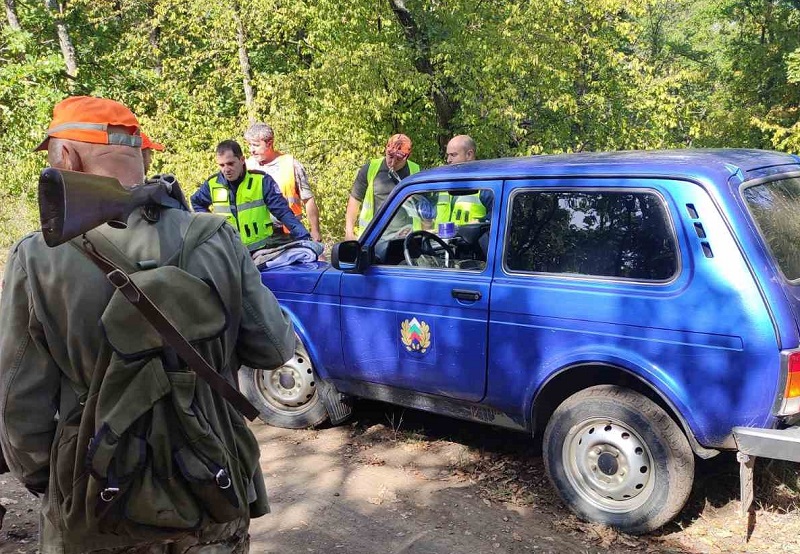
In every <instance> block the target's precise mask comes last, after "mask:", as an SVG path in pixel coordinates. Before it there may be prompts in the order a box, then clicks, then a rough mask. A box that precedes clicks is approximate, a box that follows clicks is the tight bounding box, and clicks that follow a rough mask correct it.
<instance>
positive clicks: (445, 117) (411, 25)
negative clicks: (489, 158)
mask: <svg viewBox="0 0 800 554" xmlns="http://www.w3.org/2000/svg"><path fill="white" fill-rule="evenodd" d="M388 2H389V7H390V8H391V9H392V11H393V12H394V14H395V16H396V17H397V20H398V21H399V22H400V25H402V27H403V33H404V34H405V37H406V41H407V42H408V44H409V45H410V46H411V47H412V48H413V49H414V52H415V56H414V67H415V68H416V70H417V71H418V72H420V73H422V74H424V75H428V76H429V77H430V83H431V86H430V96H431V100H433V105H434V107H435V108H436V120H437V122H438V123H439V133H438V135H437V137H436V141H437V142H438V143H439V151H440V153H441V154H442V156H444V154H445V153H446V151H447V142H448V141H449V140H450V137H451V136H452V135H453V128H452V125H453V118H454V117H455V114H456V112H457V111H458V108H459V103H458V101H457V100H455V99H454V98H452V97H451V96H450V94H449V92H448V90H447V89H448V87H447V86H446V85H447V83H445V82H444V78H443V77H441V76H440V75H437V74H436V70H435V68H434V67H433V63H432V62H431V47H430V39H429V37H428V36H427V34H426V33H425V32H424V31H423V30H422V29H420V27H419V25H418V24H417V22H416V20H415V19H414V16H413V15H411V12H410V11H408V8H406V2H405V0H388Z"/></svg>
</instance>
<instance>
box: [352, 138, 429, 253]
mask: <svg viewBox="0 0 800 554" xmlns="http://www.w3.org/2000/svg"><path fill="white" fill-rule="evenodd" d="M410 155H411V139H410V138H408V137H407V136H406V135H402V134H397V135H392V136H391V137H390V138H389V140H388V141H387V142H386V149H385V150H384V157H383V158H375V159H372V160H369V161H368V162H367V163H365V164H364V165H363V166H361V169H359V170H358V173H357V174H356V180H355V182H354V183H353V190H352V191H350V197H349V198H348V199H347V213H346V214H345V226H344V235H345V240H355V239H357V238H358V236H359V235H360V234H361V233H362V232H363V231H364V228H365V227H366V226H367V224H368V223H369V222H370V221H372V218H373V217H375V213H377V211H378V210H380V208H381V206H383V203H384V202H385V201H386V198H388V196H389V194H390V193H391V192H392V191H393V190H394V187H395V186H397V183H399V182H400V180H401V179H403V178H405V177H408V176H409V175H413V174H414V173H416V172H418V171H419V165H417V164H416V163H414V162H412V161H411V160H409V159H408V157H409V156H410ZM356 218H358V227H356ZM395 219H397V218H395ZM408 223H409V224H410V223H411V220H410V216H409V221H408Z"/></svg>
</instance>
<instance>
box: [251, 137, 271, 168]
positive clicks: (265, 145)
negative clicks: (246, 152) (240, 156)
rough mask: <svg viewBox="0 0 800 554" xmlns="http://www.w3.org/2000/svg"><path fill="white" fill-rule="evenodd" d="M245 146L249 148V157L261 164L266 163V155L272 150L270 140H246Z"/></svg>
mask: <svg viewBox="0 0 800 554" xmlns="http://www.w3.org/2000/svg"><path fill="white" fill-rule="evenodd" d="M247 144H248V145H249V146H250V155H251V156H252V157H253V158H255V159H256V160H257V161H259V162H261V163H264V162H266V161H267V159H268V158H267V155H268V153H269V151H270V150H271V148H272V141H271V140H269V141H267V140H248V141H247Z"/></svg>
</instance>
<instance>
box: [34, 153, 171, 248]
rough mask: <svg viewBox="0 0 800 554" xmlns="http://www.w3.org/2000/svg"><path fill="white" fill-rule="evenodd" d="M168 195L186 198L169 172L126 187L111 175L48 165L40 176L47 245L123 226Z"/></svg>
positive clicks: (43, 227)
mask: <svg viewBox="0 0 800 554" xmlns="http://www.w3.org/2000/svg"><path fill="white" fill-rule="evenodd" d="M166 196H171V197H172V198H175V199H176V200H178V201H179V202H181V203H182V204H183V205H184V206H186V199H185V198H184V197H183V193H182V192H181V190H180V187H178V184H177V183H176V182H175V178H174V177H172V176H171V175H161V176H156V177H155V178H153V179H151V180H148V181H147V182H145V183H144V184H141V185H136V186H134V187H131V188H128V189H126V188H125V187H123V186H122V185H121V184H120V182H119V181H118V180H117V179H115V178H114V177H104V176H102V175H90V174H89V173H79V172H77V171H66V170H61V169H54V168H51V167H50V168H47V169H45V170H43V171H42V173H41V175H40V176H39V218H40V220H41V223H42V234H43V235H44V241H45V243H47V246H50V247H53V246H58V245H59V244H63V243H65V242H67V241H69V240H70V239H73V238H75V237H77V236H80V235H82V234H83V233H85V232H86V231H89V230H90V229H94V228H95V227H97V226H98V225H102V224H103V223H108V224H109V225H111V226H112V227H115V228H118V229H124V228H125V227H126V223H125V222H126V221H127V220H128V216H129V215H131V213H132V212H133V211H134V210H135V209H136V208H139V207H142V206H146V205H148V204H157V203H158V202H159V200H160V199H163V198H165V197H166Z"/></svg>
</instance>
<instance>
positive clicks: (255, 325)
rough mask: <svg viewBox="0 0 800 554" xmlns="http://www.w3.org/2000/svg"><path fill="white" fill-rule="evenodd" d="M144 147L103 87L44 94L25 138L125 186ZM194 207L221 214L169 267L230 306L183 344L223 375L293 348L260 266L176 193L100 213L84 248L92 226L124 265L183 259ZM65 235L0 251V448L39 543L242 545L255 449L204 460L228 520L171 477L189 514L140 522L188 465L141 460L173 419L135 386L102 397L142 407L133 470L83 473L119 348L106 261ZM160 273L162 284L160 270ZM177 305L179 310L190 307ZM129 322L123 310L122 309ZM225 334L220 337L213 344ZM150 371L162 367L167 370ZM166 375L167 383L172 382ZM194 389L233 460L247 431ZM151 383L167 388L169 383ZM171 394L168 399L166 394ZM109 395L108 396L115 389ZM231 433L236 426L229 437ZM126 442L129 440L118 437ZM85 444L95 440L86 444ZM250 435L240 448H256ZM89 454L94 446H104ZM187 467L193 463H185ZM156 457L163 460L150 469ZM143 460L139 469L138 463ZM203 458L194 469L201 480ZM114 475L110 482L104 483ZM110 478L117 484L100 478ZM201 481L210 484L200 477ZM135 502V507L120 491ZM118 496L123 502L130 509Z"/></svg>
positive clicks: (129, 466) (258, 510) (126, 461)
mask: <svg viewBox="0 0 800 554" xmlns="http://www.w3.org/2000/svg"><path fill="white" fill-rule="evenodd" d="M141 146H142V142H141V135H140V132H139V123H138V121H137V119H136V117H135V116H134V114H133V113H132V112H131V111H130V110H129V109H128V108H127V107H125V106H124V105H122V104H120V103H118V102H114V101H112V100H107V99H103V98H92V97H86V96H81V97H72V98H68V99H66V100H64V101H63V102H60V103H58V104H56V106H55V108H54V109H53V120H52V122H51V124H50V128H49V129H48V132H47V137H46V138H45V140H44V141H43V142H42V144H41V145H39V147H38V148H37V150H42V149H45V148H46V149H47V156H48V160H49V162H50V164H51V165H52V166H53V167H55V168H58V169H68V170H74V171H82V172H87V173H93V174H96V175H105V176H109V177H114V178H116V179H118V180H119V181H120V183H121V184H122V185H123V186H125V187H131V186H133V185H135V184H137V183H141V182H142V181H143V179H144V171H143V169H144V167H143V165H142V153H141ZM172 194H175V193H174V192H173V193H172ZM181 198H182V195H181ZM68 215H69V214H68ZM200 218H205V223H212V221H211V219H216V220H217V221H214V222H213V223H215V224H216V223H218V224H219V225H218V226H217V227H215V228H214V229H216V230H211V228H210V227H209V228H208V229H206V230H205V231H203V234H202V235H197V237H196V238H197V240H196V241H195V242H196V243H197V245H196V246H195V247H194V248H193V249H192V250H191V255H190V256H188V259H187V261H185V262H182V263H181V267H182V268H184V270H185V271H186V272H188V273H189V274H190V275H191V276H192V278H193V279H199V280H201V281H203V282H207V283H214V284H215V288H214V292H215V294H216V295H218V298H219V300H220V302H221V303H222V305H224V306H225V307H226V308H227V310H226V312H227V313H226V314H225V317H223V318H222V319H224V320H225V322H226V324H227V325H226V326H224V327H223V328H222V329H223V330H222V331H221V333H222V334H220V333H219V332H217V333H216V334H215V336H214V338H213V339H209V340H211V341H215V342H207V341H201V342H199V343H198V342H195V345H196V347H197V348H199V349H202V350H201V352H204V356H205V358H206V360H207V362H208V363H209V364H210V365H211V366H212V367H213V368H215V369H216V370H217V371H218V372H219V373H220V374H221V375H222V376H223V377H224V378H225V379H227V380H228V381H229V382H230V383H232V384H235V375H236V371H237V369H238V368H239V366H240V365H241V364H247V365H248V366H251V367H259V368H276V367H279V366H281V365H283V364H284V363H285V362H286V360H288V359H290V358H291V357H292V355H293V354H294V348H295V335H294V330H293V328H292V325H291V323H290V322H289V321H288V320H287V318H286V316H285V315H284V314H283V313H282V311H281V309H280V307H279V306H278V303H277V301H276V300H275V297H274V296H273V295H272V294H271V293H270V292H269V291H268V290H267V289H266V288H265V287H264V286H263V285H262V284H261V275H260V274H259V272H258V270H257V269H256V267H255V265H254V264H252V263H251V262H250V256H249V254H248V253H247V250H246V249H245V248H244V246H243V245H242V242H241V241H240V240H239V237H238V235H237V234H236V231H235V230H234V229H233V228H232V227H231V226H229V225H226V224H225V223H224V221H223V220H222V219H221V218H214V217H213V216H208V215H199V216H196V215H194V214H192V213H191V212H190V211H188V208H186V207H185V206H183V205H182V204H181V202H180V201H179V200H178V199H177V198H173V197H172V196H171V195H170V196H166V195H165V196H164V197H163V198H159V199H157V200H153V204H152V205H150V206H148V208H147V210H134V211H133V213H132V214H131V215H130V217H129V218H128V220H127V228H126V229H119V228H112V227H111V226H109V225H107V224H104V225H101V226H99V227H97V228H96V229H95V230H93V233H94V234H93V235H92V237H91V240H92V241H93V244H95V245H97V244H99V242H100V241H101V239H102V244H105V245H106V246H107V247H108V248H107V249H106V252H108V251H114V252H118V253H119V254H120V255H123V256H125V258H127V259H128V260H129V261H131V263H134V264H135V262H132V260H142V261H143V262H144V261H146V262H148V263H149V264H153V263H155V264H156V265H158V263H159V260H161V261H162V263H163V260H169V259H177V258H178V256H180V258H181V259H182V260H183V258H184V256H183V254H184V252H183V251H182V245H183V243H184V235H185V233H186V229H187V228H189V226H190V224H192V223H195V222H197V220H198V219H200ZM204 229H205V227H204ZM78 244H79V243H78ZM75 246H76V243H73V244H62V245H61V246H58V247H55V248H50V247H48V246H47V245H46V244H45V241H44V238H43V236H42V233H41V232H37V233H32V234H30V235H28V236H27V237H25V238H23V239H21V240H20V241H19V242H17V243H16V244H15V245H14V246H13V247H12V249H11V252H10V255H9V257H8V261H7V263H6V268H5V276H4V289H3V295H2V298H0V321H2V322H3V330H2V333H0V447H1V449H2V453H3V454H4V456H5V459H6V462H7V463H8V466H9V468H10V469H11V473H12V474H13V475H14V476H15V477H16V478H17V479H19V480H20V481H21V482H22V483H23V484H24V485H25V486H26V487H27V488H28V489H29V490H31V491H33V492H36V493H38V494H43V495H44V497H43V500H42V510H41V515H42V517H41V520H40V521H41V526H40V536H39V538H40V552H42V553H43V554H78V553H81V554H83V553H104V554H107V553H114V554H116V553H122V552H126V553H130V552H139V553H144V552H147V553H148V554H155V553H166V552H170V553H173V552H174V553H181V554H184V553H188V552H193V553H194V552H197V553H199V552H219V553H234V552H235V553H239V552H247V550H248V544H249V536H248V529H249V524H250V518H251V517H259V516H261V515H264V514H265V513H266V512H268V511H269V509H268V504H267V498H266V490H265V487H264V482H263V475H262V472H261V468H260V466H259V464H258V462H257V452H256V453H255V454H253V455H251V458H253V457H255V459H256V461H255V463H253V465H252V469H251V468H250V467H249V466H248V467H245V465H243V464H242V463H241V461H236V460H235V459H234V458H230V459H229V460H228V462H226V463H228V467H229V469H228V472H227V473H226V472H225V471H223V470H220V471H219V472H217V473H216V477H214V475H215V474H214V473H213V472H212V473H211V476H212V478H211V483H212V487H213V486H214V485H213V483H214V479H216V486H218V487H220V488H226V487H223V485H222V484H221V481H220V475H222V476H223V477H224V478H225V479H227V488H231V489H234V488H238V489H239V491H240V493H241V494H240V493H237V502H236V511H235V512H233V514H232V515H230V514H231V510H230V508H229V509H228V511H227V512H226V515H224V516H223V518H224V519H222V521H226V522H227V523H219V522H218V521H220V519H219V517H216V518H215V517H214V516H210V515H209V514H208V513H207V511H206V510H207V508H206V507H205V506H206V505H203V504H197V502H198V501H197V500H196V498H195V497H193V496H192V494H190V493H189V492H187V491H186V489H180V490H181V491H183V492H182V494H181V495H180V499H181V500H182V501H183V502H184V503H183V504H182V506H189V508H187V512H189V513H190V514H194V513H197V517H196V520H197V521H199V522H200V523H198V524H197V525H186V526H184V527H183V528H181V529H178V528H176V527H174V526H172V525H166V524H165V527H158V526H154V524H153V523H149V524H145V523H142V521H141V518H142V517H144V516H147V517H150V518H151V519H150V520H149V521H153V518H155V520H156V521H165V522H169V523H171V522H173V521H176V520H177V516H175V514H176V513H177V512H176V511H175V510H174V509H171V510H170V509H166V508H168V507H169V504H166V505H165V504H163V503H162V504H158V505H156V502H155V501H153V500H152V499H158V498H161V499H163V495H162V496H159V494H157V492H158V491H161V490H164V489H162V488H161V487H165V486H167V485H169V486H168V488H169V490H176V489H175V487H176V481H175V480H176V479H177V478H178V477H177V476H178V475H183V474H184V471H188V470H186V469H185V468H184V467H183V466H181V467H178V466H179V465H180V464H179V463H178V462H179V459H178V458H177V454H176V457H175V459H174V460H173V459H170V457H169V456H166V457H163V456H162V457H159V458H158V460H155V459H153V451H154V450H153V448H154V446H156V445H155V443H153V442H152V441H153V440H155V441H156V442H157V443H161V442H164V441H165V440H167V439H168V438H169V437H170V436H172V432H171V431H169V429H166V428H165V426H163V425H157V423H156V421H157V419H156V418H155V417H154V416H153V417H152V418H149V415H152V414H153V411H152V410H151V411H149V412H148V411H146V408H148V406H149V405H148V404H146V401H147V399H146V398H142V399H141V401H142V405H141V406H137V405H135V404H134V405H132V403H131V402H130V401H128V402H123V401H120V402H118V406H117V407H115V408H114V409H115V410H116V411H117V412H120V411H122V410H127V412H126V413H127V414H131V413H138V412H137V410H141V413H142V414H144V415H143V416H142V417H148V418H149V419H145V420H143V425H144V427H143V429H145V432H144V433H143V436H141V437H140V436H139V435H136V437H135V438H136V439H137V440H139V441H142V445H140V448H138V449H134V450H131V449H126V450H125V451H124V453H123V454H119V457H117V455H115V457H114V458H113V460H114V461H115V462H114V463H115V464H116V465H115V466H114V467H115V468H126V469H124V471H129V472H130V473H127V474H124V475H127V477H126V478H125V479H120V480H119V481H117V479H118V477H121V475H118V474H113V475H112V471H111V470H110V469H109V470H108V475H107V476H106V477H105V478H104V477H103V476H102V475H100V476H98V475H97V474H96V472H95V471H94V470H92V471H91V472H90V471H89V470H87V466H88V465H89V461H90V460H91V459H92V458H94V457H95V456H96V454H97V452H98V450H97V449H96V447H97V445H98V444H99V443H100V441H99V439H98V437H103V436H110V437H114V429H113V427H112V426H111V425H110V424H109V423H108V421H107V420H105V419H104V420H102V421H98V420H97V418H96V417H95V414H97V413H101V412H98V411H96V408H97V404H98V402H99V401H98V398H101V397H102V394H103V391H108V390H116V391H119V388H117V389H114V387H115V381H114V380H113V379H112V378H109V379H108V380H106V378H105V377H106V376H107V371H110V370H112V368H118V367H119V366H118V365H117V366H113V365H112V361H113V360H118V359H119V358H118V357H117V355H116V354H115V348H117V346H112V342H111V340H112V339H111V338H110V337H109V335H108V333H106V332H104V330H103V329H104V328H103V327H102V326H101V325H100V324H99V323H100V319H101V316H103V318H105V316H106V314H108V313H109V311H110V313H112V314H113V313H114V310H113V309H112V307H111V306H110V305H109V302H110V300H111V298H112V293H113V291H114V287H113V286H112V285H111V284H110V283H109V280H108V279H107V277H106V275H105V274H104V273H105V272H104V271H101V270H100V269H99V268H98V267H97V266H96V265H95V264H94V263H93V262H91V261H90V260H89V258H88V256H87V255H85V252H83V251H82V250H81V249H82V248H85V245H84V246H83V247H81V246H78V247H75ZM139 265H142V266H143V265H144V264H143V263H141V264H139ZM156 271H157V270H156ZM187 277H188V276H187ZM163 286H165V287H169V286H170V283H166V284H164V285H163ZM166 292H167V294H169V291H166ZM115 298H116V297H115ZM245 308H246V309H245ZM131 309H132V308H131ZM186 309H187V310H190V309H191V308H189V307H188V306H187V307H186ZM116 313H117V314H119V311H117V312H116ZM198 313H202V312H198ZM215 317H216V319H217V320H219V319H220V318H219V317H217V316H215ZM128 319H130V320H131V322H133V320H134V319H135V318H128ZM209 319H214V318H210V317H209V316H208V315H205V316H201V315H198V316H196V319H195V320H194V325H195V326H196V328H189V329H188V330H187V329H184V330H183V331H184V332H187V331H188V332H189V334H192V333H199V332H201V331H200V329H203V328H205V329H208V328H210V327H209V326H210V325H212V324H211V323H210V321H208V320H209ZM103 321H106V320H105V319H103ZM123 321H124V318H123ZM190 321H191V320H190ZM133 327H134V328H136V326H135V325H134V326H133ZM123 328H124V324H123ZM134 333H135V332H134V331H131V334H130V335H128V336H126V335H125V333H124V332H123V333H120V334H117V335H115V337H116V338H115V342H114V345H119V344H121V343H120V342H118V340H117V339H119V340H123V341H127V342H126V344H133V343H135V342H136V340H138V335H136V336H134ZM192 336H194V335H192ZM204 342H205V346H204ZM223 344H224V345H229V347H222V345H223ZM170 352H173V353H174V351H170ZM149 355H150V356H153V360H155V359H156V357H158V359H159V360H167V358H169V357H170V355H169V352H168V351H167V349H163V348H161V349H159V348H157V349H156V350H155V351H151V354H149ZM172 359H174V355H173V356H172ZM147 363H148V364H150V363H151V362H147ZM162 363H163V364H165V365H166V364H167V363H168V362H167V361H164V362H159V367H161V368H162V369H163V367H164V366H163V365H161V364H162ZM148 367H149V366H148ZM170 367H172V368H173V369H172V371H182V372H186V373H189V374H192V372H191V371H190V370H189V369H188V368H185V367H184V366H181V365H180V364H179V362H178V361H177V360H175V361H174V363H173V364H172V365H171V366H170ZM142 373H145V372H144V371H142ZM117 375H119V372H117ZM148 375H150V374H149V373H148ZM153 375H154V376H157V375H156V374H153ZM161 375H162V377H161V379H163V378H164V377H163V375H164V373H163V372H162V374H161ZM184 375H185V374H184ZM153 380H158V379H153ZM168 381H169V383H172V382H173V381H172V379H168ZM181 382H186V381H181ZM192 383H195V381H194V380H192ZM109 387H111V388H110V389H109ZM195 387H198V388H197V389H196V390H201V388H202V387H201V380H200V379H199V378H198V379H197V382H196V385H195V384H193V385H192V388H193V389H195ZM204 390H206V391H207V392H209V394H210V396H208V395H203V397H202V398H201V397H200V395H199V394H195V395H194V396H193V397H192V406H193V408H194V409H198V410H199V411H200V412H202V413H204V414H205V415H204V416H203V417H204V419H203V421H208V422H209V423H206V425H209V426H210V427H209V430H208V433H209V435H213V436H214V437H217V439H216V440H219V441H220V443H219V444H220V445H221V447H222V448H223V449H224V451H225V452H238V454H236V457H238V459H239V460H240V459H241V457H242V456H244V450H243V447H242V444H244V443H241V444H240V442H239V439H240V438H242V437H244V438H246V439H247V441H250V442H249V444H251V445H255V444H257V443H256V442H255V437H253V436H252V433H250V432H249V431H246V429H247V428H246V426H244V424H243V420H242V418H241V416H238V414H236V412H235V411H234V410H232V409H231V408H230V407H229V406H228V405H227V404H226V402H225V401H223V400H222V399H221V398H220V397H219V396H218V395H216V394H215V393H212V392H211V389H209V388H206V389H204ZM164 394H166V395H170V396H172V395H176V394H177V393H176V392H175V390H174V387H173V386H172V385H170V386H169V387H168V388H166V389H165V390H164ZM106 398H108V396H106ZM137 398H138V397H137ZM170 401H171V402H177V400H176V399H175V398H170ZM106 402H107V403H109V404H110V405H111V406H112V407H113V399H112V400H110V401H109V400H107V401H106ZM151 405H152V403H151V404H150V406H151ZM131 417H138V416H131ZM172 417H175V415H174V414H173V416H172ZM198 417H199V416H198ZM137 421H139V420H137ZM150 421H152V423H149V422H150ZM162 421H163V420H162ZM112 422H113V420H112ZM98 428H99V431H98ZM104 429H105V431H104ZM243 431H245V435H242V434H241V433H242V432H243ZM109 433H110V435H109ZM93 435H94V436H93ZM123 437H124V438H126V439H129V438H130V435H129V434H127V433H126V434H123V435H121V436H120V437H118V438H120V439H122V438H123ZM145 442H146V443H147V444H144V443H145ZM112 443H116V441H115V440H114V441H112ZM127 444H131V442H130V439H129V441H128V443H127ZM87 445H94V446H93V448H92V449H88V450H87ZM248 448H250V450H249V452H251V454H252V450H253V449H252V448H251V447H248ZM136 450H138V452H136ZM99 452H101V454H100V456H101V457H102V456H103V454H102V452H103V450H102V448H101V449H100V450H99ZM106 455H108V454H107V453H106ZM192 468H193V471H195V470H196V469H197V468H196V467H195V466H192ZM93 469H94V466H93ZM156 469H158V470H162V471H161V472H159V473H156ZM223 469H224V468H223ZM145 471H150V473H143V472H145ZM209 471H210V469H208V468H206V470H205V473H204V474H203V475H204V477H203V479H205V478H206V477H207V476H206V474H207V473H208V472H209ZM148 475H152V477H151V478H148ZM166 475H170V476H171V477H169V481H170V483H166V481H167V478H166V477H164V476H166ZM192 475H194V473H192ZM112 478H113V479H114V484H111V482H112ZM162 478H163V481H162V480H161V479H162ZM103 479H105V481H103ZM234 479H235V480H236V481H233V480H234ZM117 483H118V484H117ZM131 483H133V484H134V485H136V486H137V487H138V488H136V487H134V485H131ZM191 483H194V481H191ZM191 483H187V484H186V486H191ZM201 484H207V481H202V483H201ZM232 485H234V486H233V487H232ZM115 486H117V487H118V488H113V487H115ZM204 486H205V485H204ZM103 487H106V488H103ZM204 490H205V491H206V492H208V487H206V489H204ZM109 491H110V492H109ZM115 491H116V492H115ZM120 491H124V492H120ZM134 491H140V492H139V493H138V494H136V492H134ZM117 492H119V497H117ZM151 493H152V494H151ZM239 497H243V498H241V500H240V499H239ZM193 498H195V500H192V499H193ZM214 498H215V499H216V498H218V497H214ZM245 498H246V499H245ZM134 502H136V504H132V503H134ZM193 502H194V504H192V503H193ZM131 507H133V508H136V509H134V510H131V509H130V508H131ZM143 514H144V516H143ZM148 514H150V515H148ZM181 515H183V514H182V513H181ZM109 518H110V519H109ZM137 518H140V519H137ZM181 521H183V520H181ZM191 521H195V518H194V517H192V518H191ZM167 527H168V528H167Z"/></svg>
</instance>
